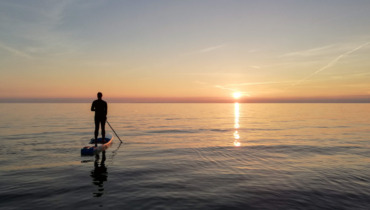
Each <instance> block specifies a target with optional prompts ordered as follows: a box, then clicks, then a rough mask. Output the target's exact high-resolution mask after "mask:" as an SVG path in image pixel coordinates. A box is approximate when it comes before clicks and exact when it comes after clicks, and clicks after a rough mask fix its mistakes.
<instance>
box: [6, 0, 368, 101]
mask: <svg viewBox="0 0 370 210" xmlns="http://www.w3.org/2000/svg"><path fill="white" fill-rule="evenodd" d="M369 11H370V1H368V0H353V1H348V0H335V1H334V0H311V1H304V0H270V1H265V0H258V1H252V0H222V1H221V0H183V1H180V0H179V1H174V0H166V1H164V0H155V1H153V0H135V1H124V0H110V1H104V0H65V1H62V0H45V1H39V0H29V1H22V0H16V1H14V0H2V1H0V20H1V21H0V78H1V83H0V102H1V101H12V100H13V101H14V100H16V101H22V100H29V99H38V100H48V99H50V100H51V99H53V100H67V99H80V98H88V99H90V98H96V93H97V92H98V91H100V92H103V98H104V97H105V98H108V99H111V100H112V101H124V102H125V101H127V102H130V101H144V102H145V101H156V102H161V101H171V100H172V101H180V102H186V101H188V102H218V101H220V102H222V101H228V100H232V96H233V93H235V92H239V93H241V95H242V96H241V99H239V100H241V101H245V102H261V101H263V102H264V101H267V102H268V101H274V102H278V101H294V100H298V99H299V100H303V101H307V100H308V101H309V100H311V99H315V100H322V101H330V100H339V101H340V100H344V101H355V102H356V101H368V102H370V59H369V58H370V27H369V26H370V12H369Z"/></svg>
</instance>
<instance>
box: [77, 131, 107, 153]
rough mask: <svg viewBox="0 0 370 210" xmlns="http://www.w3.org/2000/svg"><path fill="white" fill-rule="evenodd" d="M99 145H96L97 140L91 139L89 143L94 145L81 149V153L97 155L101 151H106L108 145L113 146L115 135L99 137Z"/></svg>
mask: <svg viewBox="0 0 370 210" xmlns="http://www.w3.org/2000/svg"><path fill="white" fill-rule="evenodd" d="M97 140H98V141H97V143H98V146H97V147H95V145H94V144H95V140H94V139H91V140H90V142H89V144H92V146H86V147H83V148H82V149H81V155H95V154H98V153H99V152H101V151H104V150H106V149H108V147H110V146H111V144H112V142H113V136H111V135H107V136H106V137H105V140H103V138H98V139H97Z"/></svg>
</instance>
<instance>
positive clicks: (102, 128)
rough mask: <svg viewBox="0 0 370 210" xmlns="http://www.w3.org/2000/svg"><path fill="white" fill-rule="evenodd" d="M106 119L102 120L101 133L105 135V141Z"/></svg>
mask: <svg viewBox="0 0 370 210" xmlns="http://www.w3.org/2000/svg"><path fill="white" fill-rule="evenodd" d="M105 121H106V119H103V120H102V121H101V135H102V137H103V141H105Z"/></svg>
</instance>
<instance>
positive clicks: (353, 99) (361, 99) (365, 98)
mask: <svg viewBox="0 0 370 210" xmlns="http://www.w3.org/2000/svg"><path fill="white" fill-rule="evenodd" d="M94 100H96V98H83V97H81V98H63V97H60V98H47V97H35V98H0V103H91V102H92V101H94ZM104 100H106V101H107V102H109V103H236V102H237V103H370V95H361V96H337V97H281V98H273V97H265V98H262V97H261V98H257V97H253V98H251V97H246V98H240V99H233V98H229V97H227V98H226V97H142V98H139V97H107V98H105V99H104Z"/></svg>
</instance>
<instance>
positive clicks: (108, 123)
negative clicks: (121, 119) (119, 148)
mask: <svg viewBox="0 0 370 210" xmlns="http://www.w3.org/2000/svg"><path fill="white" fill-rule="evenodd" d="M107 123H108V125H109V127H110V128H111V129H112V131H113V132H114V134H116V136H117V138H118V139H119V141H120V142H121V143H123V142H122V140H121V139H120V138H119V136H118V135H117V133H116V131H115V130H114V129H113V128H112V126H111V125H110V123H109V122H108V120H107Z"/></svg>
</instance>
